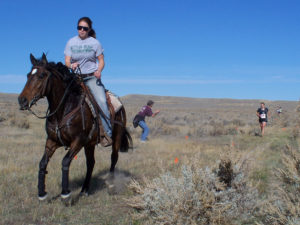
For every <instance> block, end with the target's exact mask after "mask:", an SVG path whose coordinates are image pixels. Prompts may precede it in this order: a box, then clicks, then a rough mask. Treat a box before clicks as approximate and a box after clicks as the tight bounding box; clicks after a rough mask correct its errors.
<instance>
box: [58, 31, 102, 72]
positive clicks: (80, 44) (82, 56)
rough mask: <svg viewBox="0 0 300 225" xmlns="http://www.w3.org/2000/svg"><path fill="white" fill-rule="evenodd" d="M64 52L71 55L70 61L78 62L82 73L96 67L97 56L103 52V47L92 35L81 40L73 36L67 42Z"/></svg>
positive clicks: (94, 69) (93, 69) (91, 70)
mask: <svg viewBox="0 0 300 225" xmlns="http://www.w3.org/2000/svg"><path fill="white" fill-rule="evenodd" d="M64 53H65V56H70V57H71V63H74V62H78V63H79V67H80V70H81V73H82V74H88V73H93V72H95V71H96V70H97V69H98V66H97V57H98V56H99V55H101V54H102V53H103V48H102V45H101V43H100V42H99V41H98V40H97V39H95V38H93V37H88V38H86V39H84V40H82V39H80V37H78V36H75V37H73V38H71V39H70V40H69V41H68V42H67V45H66V47H65V51H64Z"/></svg>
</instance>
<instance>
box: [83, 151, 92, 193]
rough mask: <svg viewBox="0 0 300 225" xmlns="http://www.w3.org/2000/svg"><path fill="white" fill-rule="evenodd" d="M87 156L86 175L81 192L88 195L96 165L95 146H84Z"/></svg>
mask: <svg viewBox="0 0 300 225" xmlns="http://www.w3.org/2000/svg"><path fill="white" fill-rule="evenodd" d="M84 152H85V158H86V176H85V180H84V183H83V186H82V189H81V194H85V195H88V191H89V187H90V181H91V177H92V173H93V169H94V165H95V156H94V153H95V146H85V147H84Z"/></svg>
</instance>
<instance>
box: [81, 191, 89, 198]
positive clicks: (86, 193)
mask: <svg viewBox="0 0 300 225" xmlns="http://www.w3.org/2000/svg"><path fill="white" fill-rule="evenodd" d="M79 195H80V196H85V197H87V196H89V193H88V192H87V191H82V192H80V194H79Z"/></svg>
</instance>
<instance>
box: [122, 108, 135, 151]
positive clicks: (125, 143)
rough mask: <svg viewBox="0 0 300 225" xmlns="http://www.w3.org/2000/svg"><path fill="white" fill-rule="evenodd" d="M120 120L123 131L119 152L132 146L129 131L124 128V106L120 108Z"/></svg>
mask: <svg viewBox="0 0 300 225" xmlns="http://www.w3.org/2000/svg"><path fill="white" fill-rule="evenodd" d="M120 113H121V122H122V124H123V129H122V130H123V131H122V136H121V145H120V152H128V150H129V149H130V148H131V149H132V148H133V142H132V138H131V135H130V133H129V132H128V130H127V128H126V111H125V108H124V106H123V107H122V108H121V109H120Z"/></svg>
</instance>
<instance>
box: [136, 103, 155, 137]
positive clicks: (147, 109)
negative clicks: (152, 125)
mask: <svg viewBox="0 0 300 225" xmlns="http://www.w3.org/2000/svg"><path fill="white" fill-rule="evenodd" d="M153 105H154V102H153V101H152V100H149V101H148V102H147V105H145V106H143V107H142V109H141V111H140V112H139V113H138V114H137V115H138V119H139V122H138V125H139V126H140V127H141V128H142V129H143V132H142V135H141V142H145V141H146V139H147V136H148V134H149V128H148V126H147V124H146V122H145V117H146V116H148V117H150V116H151V117H155V116H156V115H157V114H158V113H159V112H160V111H159V110H156V111H155V112H154V113H153V112H152V106H153Z"/></svg>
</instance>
